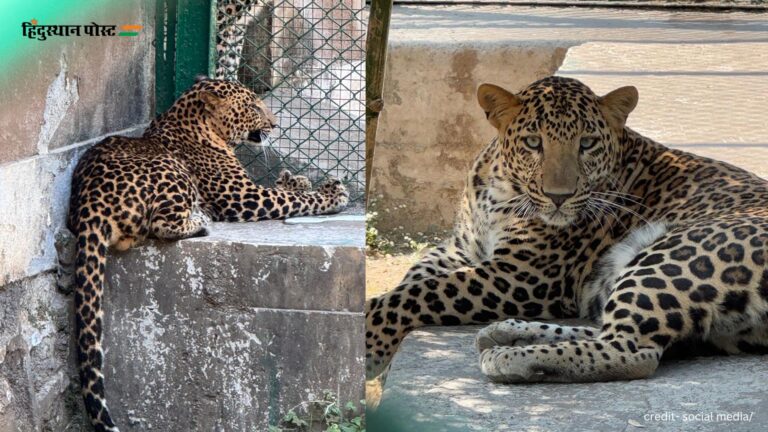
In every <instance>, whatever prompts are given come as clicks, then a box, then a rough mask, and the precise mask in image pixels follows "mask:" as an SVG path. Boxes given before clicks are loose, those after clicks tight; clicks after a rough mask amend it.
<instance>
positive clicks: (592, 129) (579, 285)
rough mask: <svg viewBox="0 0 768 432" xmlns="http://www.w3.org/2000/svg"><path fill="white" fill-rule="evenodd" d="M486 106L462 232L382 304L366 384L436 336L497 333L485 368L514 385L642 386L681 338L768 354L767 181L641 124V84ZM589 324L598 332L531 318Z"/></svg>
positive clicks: (543, 89) (576, 85)
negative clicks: (637, 121) (428, 330)
mask: <svg viewBox="0 0 768 432" xmlns="http://www.w3.org/2000/svg"><path fill="white" fill-rule="evenodd" d="M477 96H478V100H479V103H480V106H481V107H482V109H483V110H484V111H485V113H486V116H487V118H488V121H489V122H490V123H491V125H492V126H493V127H494V128H495V129H496V130H497V131H498V136H497V137H496V138H495V139H494V140H493V141H492V142H491V143H490V144H488V145H487V146H486V147H485V148H484V149H483V150H482V152H481V153H480V154H479V156H478V157H477V158H476V160H475V162H474V165H473V166H472V169H471V170H470V172H469V175H468V176H467V183H466V190H465V193H464V197H463V200H462V203H461V206H460V208H459V211H458V213H457V220H456V224H455V228H454V232H453V235H452V237H451V238H450V239H449V240H447V241H446V242H444V243H443V244H442V245H440V246H439V247H437V248H435V249H434V250H432V251H430V252H429V253H427V254H426V256H424V257H423V258H422V259H421V261H419V262H418V263H417V264H416V265H414V266H413V267H412V268H411V269H410V270H409V271H408V273H407V274H406V276H405V278H404V279H403V281H402V282H401V283H400V285H398V286H397V288H395V290H393V291H391V292H389V293H387V294H384V295H382V296H380V297H377V298H374V299H372V300H371V301H370V302H369V303H368V305H367V310H366V315H367V324H366V325H367V335H366V336H367V355H366V356H367V372H368V375H369V377H375V376H378V375H380V374H381V373H382V372H383V371H385V370H386V368H387V366H388V365H389V363H390V361H391V359H392V356H393V355H394V354H395V352H396V351H397V348H398V346H399V344H400V342H401V341H402V340H403V337H405V336H406V335H407V334H408V332H410V331H411V330H413V329H415V328H417V327H421V326H426V325H458V324H471V323H474V324H476V323H491V322H492V323H493V324H491V325H490V326H488V327H486V328H485V329H483V330H482V331H480V333H479V334H478V335H477V339H476V341H477V348H478V350H479V352H480V368H481V370H482V372H483V373H484V374H485V375H486V376H488V377H489V378H490V379H491V380H493V381H499V382H510V383H512V382H539V381H554V382H578V381H605V380H624V379H635V378H644V377H648V376H650V375H651V374H653V373H654V371H655V370H656V368H657V366H658V364H659V360H660V359H661V357H662V355H663V354H664V353H665V352H669V351H670V350H672V349H675V348H676V347H679V346H680V345H681V344H690V343H694V344H697V343H705V344H708V345H710V346H711V347H713V348H715V349H717V350H718V351H719V352H722V353H727V354H740V353H766V352H768V326H767V323H768V321H767V320H766V318H768V267H766V257H767V255H768V183H766V181H765V180H763V179H762V178H760V177H757V176H756V175H754V174H751V173H749V172H746V171H744V170H742V169H739V168H737V167H734V166H731V165H729V164H727V163H724V162H719V161H715V160H711V159H707V158H704V157H701V156H696V155H693V154H690V153H686V152H682V151H679V150H672V149H669V148H666V147H664V146H663V145H661V144H658V143H656V142H654V141H652V140H650V139H648V138H645V137H643V136H641V135H639V134H638V133H636V132H634V131H632V130H631V129H629V128H627V127H626V126H625V122H626V120H627V116H628V115H629V114H630V112H632V110H633V109H634V107H635V105H636V104H637V100H638V93H637V90H636V89H635V88H634V87H623V88H620V89H618V90H615V91H612V92H610V93H608V94H607V95H605V96H602V97H600V96H597V95H595V94H594V93H593V92H592V91H591V90H590V89H589V88H588V87H587V86H585V85H584V84H582V83H581V82H579V81H576V80H574V79H568V78H560V77H549V78H545V79H543V80H540V81H537V82H535V83H533V84H531V85H530V86H529V87H528V88H526V89H525V90H523V91H522V92H520V93H518V94H512V93H510V92H508V91H506V90H504V89H502V88H500V87H497V86H494V85H489V84H484V85H482V86H480V88H479V90H478V94H477ZM574 317H581V318H589V319H591V320H592V321H594V322H595V323H596V324H597V325H598V329H593V328H589V327H566V326H558V325H554V324H546V323H537V322H530V321H531V320H548V319H553V318H574ZM505 319H506V321H504V320H505Z"/></svg>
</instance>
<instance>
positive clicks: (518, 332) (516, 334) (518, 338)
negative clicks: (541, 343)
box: [475, 319, 533, 353]
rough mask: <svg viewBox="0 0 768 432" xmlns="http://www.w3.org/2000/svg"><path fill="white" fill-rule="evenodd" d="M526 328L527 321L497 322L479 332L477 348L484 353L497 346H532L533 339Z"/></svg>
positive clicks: (476, 340) (510, 320)
mask: <svg viewBox="0 0 768 432" xmlns="http://www.w3.org/2000/svg"><path fill="white" fill-rule="evenodd" d="M526 326H527V323H526V322H525V321H522V320H516V319H509V320H506V321H500V322H495V323H493V324H491V325H489V326H487V327H484V328H482V329H481V330H480V331H479V332H477V335H476V336H475V347H476V348H477V351H478V352H480V353H482V352H483V351H485V350H487V349H490V348H493V347H495V346H525V345H530V344H532V343H533V337H531V335H530V334H527V332H526Z"/></svg>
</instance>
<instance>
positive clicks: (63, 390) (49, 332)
mask: <svg viewBox="0 0 768 432" xmlns="http://www.w3.org/2000/svg"><path fill="white" fill-rule="evenodd" d="M71 305H72V303H71V299H70V298H68V297H66V296H64V295H63V294H61V293H59V292H57V291H56V288H55V281H54V277H53V276H52V275H50V274H42V275H39V276H36V277H33V278H29V279H24V280H22V281H18V282H14V283H11V284H8V285H5V286H3V287H1V288H0V320H2V322H3V325H1V326H0V432H6V431H8V432H11V431H14V432H27V431H55V432H59V431H64V430H65V429H66V428H67V425H70V427H72V426H73V425H77V424H79V423H78V421H79V414H78V407H77V401H76V399H75V398H74V395H75V394H76V393H75V388H74V385H73V381H72V380H73V377H74V376H75V375H76V372H75V368H74V367H73V364H72V363H71V362H69V361H68V360H69V359H70V350H69V347H70V346H71V345H70V344H69V342H70V329H71V328H72V322H71V321H72V320H71V314H70V310H71ZM71 430H79V429H76V428H75V429H71Z"/></svg>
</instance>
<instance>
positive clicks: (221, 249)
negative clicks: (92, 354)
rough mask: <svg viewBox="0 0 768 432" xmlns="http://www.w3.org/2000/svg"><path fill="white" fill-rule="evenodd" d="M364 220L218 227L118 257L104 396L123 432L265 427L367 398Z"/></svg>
mask: <svg viewBox="0 0 768 432" xmlns="http://www.w3.org/2000/svg"><path fill="white" fill-rule="evenodd" d="M364 265H365V264H364V253H363V223H362V222H357V223H336V222H324V223H321V224H310V225H303V224H299V225H287V224H283V223H282V222H263V223H257V224H226V223H217V224H214V225H213V227H212V235H211V236H209V237H205V238H199V239H190V240H182V241H180V242H177V243H160V242H157V243H155V244H152V245H147V246H144V247H141V248H138V249H133V250H131V251H129V252H126V253H122V254H115V256H113V257H112V258H111V260H110V263H109V265H108V273H109V279H108V280H109V290H108V293H107V296H106V302H105V306H106V309H107V312H106V321H105V325H106V334H105V338H106V344H105V348H106V350H107V355H106V389H107V390H106V391H107V397H108V400H109V403H110V407H111V409H112V410H113V415H114V417H115V418H116V422H118V425H119V426H120V427H121V430H131V431H134V430H135V431H149V430H190V431H191V430H195V431H238V432H239V431H265V430H267V429H268V425H269V424H274V423H275V422H276V421H277V420H279V419H280V418H281V416H282V415H284V414H285V410H287V409H288V408H290V407H293V406H295V405H297V404H299V403H300V402H302V401H307V400H312V399H313V398H315V397H318V396H320V395H322V392H323V390H332V391H334V392H337V394H339V397H340V400H341V401H344V402H346V401H358V400H360V399H361V398H362V397H363V381H364V371H363V355H364V353H363V349H364V343H363V328H364V321H363V313H362V307H363V296H364V294H363V286H364V283H365V276H364Z"/></svg>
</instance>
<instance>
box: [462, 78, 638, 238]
mask: <svg viewBox="0 0 768 432" xmlns="http://www.w3.org/2000/svg"><path fill="white" fill-rule="evenodd" d="M477 98H478V101H479V103H480V106H481V107H482V108H483V110H484V111H485V114H486V117H487V118H488V121H489V122H490V123H491V124H492V125H493V126H494V127H495V128H496V129H497V130H498V134H499V136H498V139H499V144H500V151H501V153H502V156H503V158H502V159H503V160H502V161H501V168H500V169H501V171H502V172H501V173H499V175H500V176H502V177H503V180H506V181H509V182H511V186H512V189H513V190H514V191H515V192H516V194H517V195H518V196H519V198H517V197H515V198H514V201H513V206H514V209H515V212H516V213H517V214H518V216H523V217H538V218H540V219H541V220H543V221H544V222H545V223H546V224H549V225H554V226H560V227H562V226H567V225H569V224H571V223H573V222H575V221H576V220H577V219H578V218H579V216H580V215H582V214H584V212H586V211H588V206H589V205H590V202H591V203H595V202H599V201H598V200H599V199H604V198H605V197H604V196H602V195H600V194H601V192H600V191H605V190H610V189H613V187H612V186H611V185H612V184H614V183H615V182H616V181H617V179H616V176H617V173H618V170H619V169H620V166H619V164H620V163H621V160H622V148H621V146H620V140H621V137H622V135H623V133H624V125H625V123H626V120H627V116H628V115H629V113H630V112H631V111H632V110H633V109H634V108H635V105H636V104H637V98H638V95H637V89H635V88H634V87H622V88H619V89H617V90H614V91H612V92H610V93H608V94H607V95H605V96H602V97H599V96H597V95H595V94H594V93H593V92H592V90H590V89H589V87H587V86H586V85H584V84H582V83H581V82H579V81H577V80H575V79H570V78H561V77H548V78H545V79H542V80H540V81H537V82H535V83H533V84H531V85H530V86H529V87H528V88H526V89H525V90H523V91H522V92H520V93H518V94H513V93H511V92H509V91H506V90H504V89H502V88H501V87H498V86H495V85H492V84H483V85H481V86H480V87H479V89H478V91H477ZM590 200H591V201H590Z"/></svg>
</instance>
